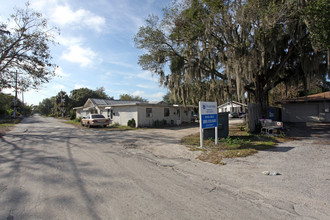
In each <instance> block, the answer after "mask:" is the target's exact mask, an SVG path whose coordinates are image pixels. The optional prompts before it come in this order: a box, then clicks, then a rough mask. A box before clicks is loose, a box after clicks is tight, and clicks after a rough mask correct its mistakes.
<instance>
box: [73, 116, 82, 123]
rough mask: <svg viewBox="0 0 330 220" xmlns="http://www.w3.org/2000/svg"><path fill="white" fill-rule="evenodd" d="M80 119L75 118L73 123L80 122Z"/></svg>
mask: <svg viewBox="0 0 330 220" xmlns="http://www.w3.org/2000/svg"><path fill="white" fill-rule="evenodd" d="M81 119H82V117H79V118H75V119H74V121H76V122H81Z"/></svg>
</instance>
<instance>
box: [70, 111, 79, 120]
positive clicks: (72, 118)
mask: <svg viewBox="0 0 330 220" xmlns="http://www.w3.org/2000/svg"><path fill="white" fill-rule="evenodd" d="M75 119H76V112H72V113H71V115H70V120H71V121H73V120H75ZM79 122H80V121H79Z"/></svg>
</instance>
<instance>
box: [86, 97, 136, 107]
mask: <svg viewBox="0 0 330 220" xmlns="http://www.w3.org/2000/svg"><path fill="white" fill-rule="evenodd" d="M89 100H90V101H91V102H92V103H93V104H94V105H96V106H109V105H125V104H136V103H141V101H126V100H110V99H94V98H91V99H89Z"/></svg>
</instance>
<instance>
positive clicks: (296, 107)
mask: <svg viewBox="0 0 330 220" xmlns="http://www.w3.org/2000/svg"><path fill="white" fill-rule="evenodd" d="M282 121H284V122H330V92H323V93H318V94H314V95H309V96H305V97H298V98H293V99H287V100H284V101H283V102H282Z"/></svg>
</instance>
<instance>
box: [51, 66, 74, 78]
mask: <svg viewBox="0 0 330 220" xmlns="http://www.w3.org/2000/svg"><path fill="white" fill-rule="evenodd" d="M55 75H56V76H59V77H63V78H64V77H69V76H71V74H68V73H65V72H63V69H62V68H61V67H57V68H56V69H55Z"/></svg>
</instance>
